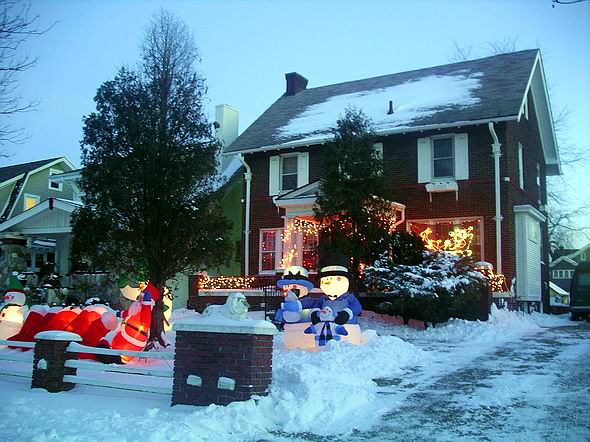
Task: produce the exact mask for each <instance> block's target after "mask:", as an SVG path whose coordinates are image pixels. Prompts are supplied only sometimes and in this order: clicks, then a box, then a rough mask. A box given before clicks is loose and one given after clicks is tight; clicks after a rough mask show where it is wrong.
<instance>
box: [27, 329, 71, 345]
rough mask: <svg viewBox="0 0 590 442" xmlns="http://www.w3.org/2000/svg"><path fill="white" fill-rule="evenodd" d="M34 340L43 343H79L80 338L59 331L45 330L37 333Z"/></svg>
mask: <svg viewBox="0 0 590 442" xmlns="http://www.w3.org/2000/svg"><path fill="white" fill-rule="evenodd" d="M35 339H43V340H45V341H72V342H80V341H82V338H81V337H80V335H77V334H76V333H71V332H67V331H60V330H47V331H42V332H39V333H37V334H36V335H35Z"/></svg>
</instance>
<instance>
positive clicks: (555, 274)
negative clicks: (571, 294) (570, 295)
mask: <svg viewBox="0 0 590 442" xmlns="http://www.w3.org/2000/svg"><path fill="white" fill-rule="evenodd" d="M551 274H552V276H553V279H559V278H558V277H557V275H558V274H559V273H558V271H557V270H553V271H552V272H551Z"/></svg>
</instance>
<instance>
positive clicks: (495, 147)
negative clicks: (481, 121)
mask: <svg viewBox="0 0 590 442" xmlns="http://www.w3.org/2000/svg"><path fill="white" fill-rule="evenodd" d="M488 129H489V130H490V134H491V135H492V138H493V140H494V142H493V143H492V156H493V157H494V190H495V202H496V216H495V219H496V273H502V238H501V235H502V214H501V212H500V157H501V156H502V152H501V150H500V147H502V144H501V143H500V141H499V140H498V135H497V134H496V131H495V129H494V122H493V121H490V122H489V123H488Z"/></svg>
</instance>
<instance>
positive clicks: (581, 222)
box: [448, 37, 590, 251]
mask: <svg viewBox="0 0 590 442" xmlns="http://www.w3.org/2000/svg"><path fill="white" fill-rule="evenodd" d="M517 40H518V39H517V38H516V37H514V38H506V39H503V40H496V41H491V42H487V43H486V44H485V45H484V46H482V47H481V49H480V50H474V48H473V45H471V44H465V45H460V44H458V43H457V42H454V43H453V47H452V48H451V53H450V54H449V57H448V58H449V61H451V62H460V61H467V60H472V59H474V58H479V57H487V56H492V55H500V54H506V53H510V52H515V51H517V50H518V44H517ZM551 91H552V88H551V87H549V94H550V95H551ZM551 101H553V100H551ZM553 116H554V118H553V125H554V129H555V135H556V138H557V141H558V145H559V154H560V161H561V164H562V165H564V166H573V165H577V164H581V163H584V162H585V161H587V160H588V153H587V149H583V148H581V147H580V146H578V145H576V144H575V143H573V142H572V141H571V140H570V139H569V138H568V129H569V121H570V109H569V108H568V107H567V106H564V107H563V108H561V109H559V110H557V111H555V110H554V112H553ZM549 180H550V185H549V186H547V202H548V210H547V212H548V221H547V224H548V229H549V246H550V248H551V250H552V251H553V250H555V249H557V248H568V247H571V246H572V245H573V243H574V242H575V239H576V237H578V236H580V235H581V236H584V237H586V238H587V239H590V225H588V223H587V222H585V220H587V219H588V217H589V215H590V205H589V204H587V203H585V202H580V201H579V200H573V199H572V198H570V197H569V196H568V195H571V194H572V189H571V184H570V181H569V180H567V179H565V178H564V176H556V177H549Z"/></svg>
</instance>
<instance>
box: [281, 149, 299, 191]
mask: <svg viewBox="0 0 590 442" xmlns="http://www.w3.org/2000/svg"><path fill="white" fill-rule="evenodd" d="M294 189H297V155H291V156H283V157H281V192H287V191H289V190H294Z"/></svg>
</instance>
